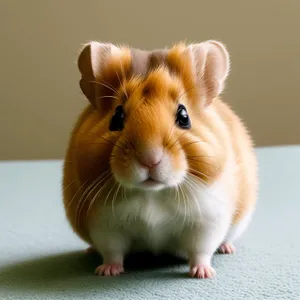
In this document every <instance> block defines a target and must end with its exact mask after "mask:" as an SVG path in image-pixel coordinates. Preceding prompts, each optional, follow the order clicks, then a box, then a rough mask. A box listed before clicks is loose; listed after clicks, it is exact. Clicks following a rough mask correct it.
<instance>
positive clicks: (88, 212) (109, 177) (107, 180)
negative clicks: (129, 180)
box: [86, 174, 113, 216]
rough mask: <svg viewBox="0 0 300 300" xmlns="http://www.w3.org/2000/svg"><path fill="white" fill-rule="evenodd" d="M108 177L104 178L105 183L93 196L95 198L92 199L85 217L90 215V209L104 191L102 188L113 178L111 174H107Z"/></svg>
mask: <svg viewBox="0 0 300 300" xmlns="http://www.w3.org/2000/svg"><path fill="white" fill-rule="evenodd" d="M108 175H110V176H108V178H106V182H105V183H104V184H103V185H102V186H101V188H100V189H99V190H98V192H97V193H96V194H95V196H94V197H93V198H92V200H91V202H90V204H89V207H88V209H87V214H86V215H87V216H88V215H89V214H90V211H91V209H92V207H93V206H94V203H95V201H96V200H97V199H98V196H99V195H100V194H101V192H102V191H103V190H104V188H105V187H106V185H107V183H108V182H109V181H110V179H111V178H112V177H113V175H112V174H108Z"/></svg>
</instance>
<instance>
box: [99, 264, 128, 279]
mask: <svg viewBox="0 0 300 300" xmlns="http://www.w3.org/2000/svg"><path fill="white" fill-rule="evenodd" d="M123 272H124V268H123V265H121V264H103V265H100V266H99V267H97V268H96V270H95V274H96V275H101V276H117V275H120V274H121V273H123Z"/></svg>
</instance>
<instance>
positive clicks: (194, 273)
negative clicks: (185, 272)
mask: <svg viewBox="0 0 300 300" xmlns="http://www.w3.org/2000/svg"><path fill="white" fill-rule="evenodd" d="M215 275H216V271H215V270H214V269H213V268H212V267H211V266H209V265H201V264H199V265H195V266H193V267H191V270H190V276H191V277H195V278H213V277H214V276H215Z"/></svg>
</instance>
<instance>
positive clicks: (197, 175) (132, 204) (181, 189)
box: [63, 41, 258, 278]
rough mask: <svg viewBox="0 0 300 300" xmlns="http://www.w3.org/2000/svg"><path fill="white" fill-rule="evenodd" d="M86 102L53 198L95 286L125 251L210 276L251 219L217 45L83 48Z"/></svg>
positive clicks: (249, 171) (252, 184)
mask: <svg viewBox="0 0 300 300" xmlns="http://www.w3.org/2000/svg"><path fill="white" fill-rule="evenodd" d="M78 67H79V70H80V73H81V79H80V87H81V90H82V92H83V94H84V95H85V97H86V98H87V99H88V100H89V104H88V106H87V107H86V109H85V110H84V111H83V112H82V114H81V115H80V117H79V119H78V121H77V123H76V124H75V126H74V129H73V131H72V133H71V137H70V140H69V145H68V148H67V152H66V156H65V160H64V174H63V197H64V207H65V211H66V215H67V218H68V220H69V222H70V224H71V226H72V228H73V229H74V231H75V232H76V233H77V234H78V235H79V236H80V237H81V238H82V239H83V240H84V241H86V242H87V243H88V244H90V246H91V247H92V248H93V249H95V250H96V251H97V252H98V253H99V254H101V256H102V257H103V264H101V265H100V266H98V267H97V268H96V270H95V273H96V274H99V275H103V276H116V275H119V274H120V273H122V272H124V268H123V260H124V256H126V254H128V253H132V252H135V251H151V252H152V253H154V254H159V253H161V252H170V253H173V254H176V255H177V254H180V255H183V256H184V257H186V258H187V260H188V262H189V267H190V271H189V274H190V276H191V277H196V278H211V277H213V276H214V275H215V270H214V268H213V267H212V265H211V259H212V256H213V255H214V253H216V252H217V251H219V252H221V253H228V254H230V253H233V252H234V251H235V248H234V246H233V244H232V243H233V242H234V241H235V240H236V239H237V238H238V237H239V236H240V235H241V234H242V233H243V232H244V230H245V229H246V227H247V226H248V224H249V222H250V220H251V217H252V215H253V212H254V210H255V205H256V198H257V188H258V175H257V169H258V168H257V160H256V156H255V151H254V145H253V142H252V139H251V137H250V135H249V133H248V131H247V129H246V127H245V125H244V124H243V122H242V121H241V119H240V118H239V117H238V116H237V115H236V114H235V113H234V111H233V110H232V109H231V108H230V107H229V106H228V105H227V104H225V103H224V102H223V101H222V100H221V98H220V94H221V92H222V91H223V88H224V84H225V81H226V78H227V76H228V74H229V70H230V59H229V54H228V51H227V49H226V47H225V46H224V45H223V44H222V43H220V42H218V41H205V42H201V43H198V44H186V43H178V44H176V45H174V46H173V47H171V48H169V49H163V50H153V51H144V50H140V49H134V48H130V47H127V46H117V45H113V44H110V43H98V42H91V43H89V44H87V45H85V46H84V47H83V49H82V50H81V53H80V55H79V58H78Z"/></svg>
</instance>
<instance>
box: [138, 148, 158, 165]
mask: <svg viewBox="0 0 300 300" xmlns="http://www.w3.org/2000/svg"><path fill="white" fill-rule="evenodd" d="M162 156H163V150H162V149H160V148H157V149H149V150H146V151H143V152H141V153H139V155H138V159H139V162H140V164H141V165H143V166H144V167H147V168H152V167H154V166H156V165H158V164H159V163H160V161H161V159H162Z"/></svg>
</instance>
